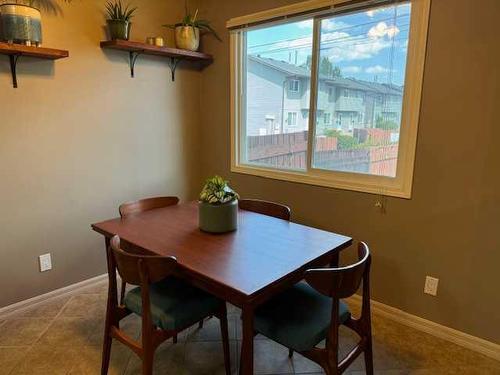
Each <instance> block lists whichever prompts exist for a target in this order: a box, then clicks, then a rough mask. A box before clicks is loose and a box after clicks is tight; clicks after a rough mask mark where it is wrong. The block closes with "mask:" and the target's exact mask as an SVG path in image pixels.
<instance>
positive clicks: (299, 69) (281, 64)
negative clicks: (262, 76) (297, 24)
mask: <svg viewBox="0 0 500 375" xmlns="http://www.w3.org/2000/svg"><path fill="white" fill-rule="evenodd" d="M248 58H249V59H250V60H252V61H255V62H257V63H259V64H262V65H266V66H268V67H270V68H273V69H276V70H279V71H281V72H283V73H285V74H287V75H289V76H292V77H304V78H309V77H310V76H311V72H310V70H309V69H307V68H305V67H303V66H298V65H294V64H290V63H288V62H286V61H281V60H275V59H271V58H267V57H261V56H258V55H249V56H248ZM319 79H320V80H321V81H323V82H326V83H330V84H332V85H337V86H342V87H346V88H350V89H354V90H362V91H372V92H376V93H380V94H385V95H388V94H390V95H399V96H400V95H402V94H403V87H401V86H398V85H394V84H386V83H378V82H369V81H363V80H359V79H355V78H344V77H335V78H332V77H328V76H325V75H320V77H319Z"/></svg>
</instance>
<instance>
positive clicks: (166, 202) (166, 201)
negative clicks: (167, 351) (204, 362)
mask: <svg viewBox="0 0 500 375" xmlns="http://www.w3.org/2000/svg"><path fill="white" fill-rule="evenodd" d="M178 203H179V198H177V197H155V198H146V199H140V200H138V201H133V202H127V203H123V204H121V205H120V207H119V208H118V211H119V212H120V216H121V218H122V219H125V218H127V217H128V216H130V215H134V214H138V213H141V212H144V211H149V210H154V209H156V208H163V207H168V206H175V205H176V204H178ZM126 289H127V283H125V282H124V281H123V280H122V286H121V292H120V304H123V299H124V298H125V291H126ZM174 341H177V338H175V339H174Z"/></svg>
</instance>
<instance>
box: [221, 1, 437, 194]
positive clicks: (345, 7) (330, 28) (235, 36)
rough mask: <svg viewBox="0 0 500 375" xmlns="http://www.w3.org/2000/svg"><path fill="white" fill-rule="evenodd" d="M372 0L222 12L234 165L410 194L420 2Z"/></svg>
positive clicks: (421, 38) (423, 15) (422, 15)
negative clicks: (227, 37)
mask: <svg viewBox="0 0 500 375" xmlns="http://www.w3.org/2000/svg"><path fill="white" fill-rule="evenodd" d="M377 1H378V0H370V1H366V2H363V1H359V2H358V3H357V4H359V8H355V7H353V5H352V1H347V0H336V1H335V2H334V3H335V8H334V9H332V11H331V12H328V11H325V7H324V1H321V0H312V1H307V2H304V3H298V4H295V5H291V6H285V7H282V8H278V9H275V10H272V11H269V12H261V13H258V14H255V15H249V16H244V17H240V18H237V19H232V20H230V21H229V22H228V27H231V28H232V31H231V72H232V79H231V89H232V102H231V110H232V114H231V129H232V136H231V137H232V147H231V151H232V152H231V159H232V160H231V170H232V171H234V172H240V173H247V174H254V175H258V176H264V177H268V178H276V179H283V180H289V181H295V182H301V183H308V184H315V185H322V186H330V187H336V188H342V189H349V190H357V191H364V192H370V193H376V194H384V195H391V196H397V197H403V198H410V197H411V186H412V177H413V165H414V157H415V146H416V134H417V127H418V115H419V111H420V96H421V84H422V76H423V65H424V57H425V47H426V38H427V23H428V16H429V4H430V0H406V1H398V0H394V1H393V2H390V3H388V2H383V1H380V4H377ZM315 7H318V8H321V12H319V11H318V13H316V10H315ZM294 14H296V15H297V16H296V18H294ZM266 18H267V19H269V20H272V23H269V24H266V23H265V20H266ZM279 19H282V20H281V21H279ZM277 20H278V21H277ZM291 77H293V78H291ZM286 90H288V91H289V92H299V90H300V91H301V92H302V95H301V96H288V95H286ZM335 90H337V91H335ZM335 92H338V94H337V95H335ZM299 114H301V115H300V116H299ZM263 118H266V119H267V121H266V122H267V123H266V122H264V123H262V122H261V121H262V119H263ZM270 118H272V119H273V121H272V123H270V122H271V121H270V120H269V119H270ZM262 129H266V131H262Z"/></svg>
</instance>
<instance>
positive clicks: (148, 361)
mask: <svg viewBox="0 0 500 375" xmlns="http://www.w3.org/2000/svg"><path fill="white" fill-rule="evenodd" d="M154 355H155V353H154V351H153V350H146V351H145V352H144V355H143V357H142V375H153V360H154Z"/></svg>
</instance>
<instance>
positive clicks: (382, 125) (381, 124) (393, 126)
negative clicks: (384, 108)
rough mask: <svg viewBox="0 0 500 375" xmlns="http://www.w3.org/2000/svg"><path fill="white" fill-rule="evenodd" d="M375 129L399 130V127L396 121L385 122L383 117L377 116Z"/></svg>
mask: <svg viewBox="0 0 500 375" xmlns="http://www.w3.org/2000/svg"><path fill="white" fill-rule="evenodd" d="M375 127H376V128H377V129H382V130H398V129H399V125H398V123H397V122H396V121H392V120H384V118H383V117H382V116H377V119H376V120H375Z"/></svg>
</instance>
